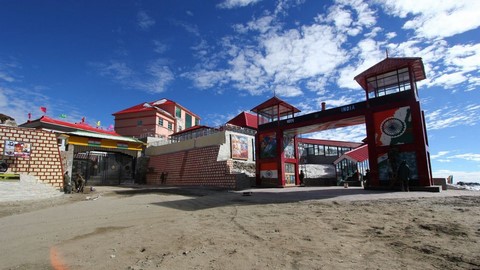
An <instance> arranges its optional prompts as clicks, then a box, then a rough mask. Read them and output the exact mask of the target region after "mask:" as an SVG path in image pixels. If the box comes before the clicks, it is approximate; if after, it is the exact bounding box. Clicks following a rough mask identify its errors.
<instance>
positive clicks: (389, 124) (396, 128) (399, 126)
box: [381, 117, 406, 138]
mask: <svg viewBox="0 0 480 270" xmlns="http://www.w3.org/2000/svg"><path fill="white" fill-rule="evenodd" d="M381 127H382V132H383V133H385V134H386V135H388V136H390V137H394V138H395V137H398V136H400V135H402V134H403V133H404V132H405V129H406V124H405V122H403V121H402V120H400V119H398V118H395V117H390V118H387V119H385V120H383V122H382V126H381Z"/></svg>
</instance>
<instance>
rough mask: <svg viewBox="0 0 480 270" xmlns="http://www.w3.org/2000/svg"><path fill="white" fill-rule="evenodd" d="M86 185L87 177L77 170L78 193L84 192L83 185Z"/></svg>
mask: <svg viewBox="0 0 480 270" xmlns="http://www.w3.org/2000/svg"><path fill="white" fill-rule="evenodd" d="M84 186H85V178H83V175H82V174H81V173H80V172H77V187H76V188H77V193H79V192H82V193H83V187H84Z"/></svg>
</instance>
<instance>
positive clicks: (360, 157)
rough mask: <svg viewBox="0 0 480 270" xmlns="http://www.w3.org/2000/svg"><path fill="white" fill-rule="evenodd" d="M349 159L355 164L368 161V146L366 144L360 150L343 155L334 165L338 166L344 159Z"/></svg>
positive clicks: (356, 149)
mask: <svg viewBox="0 0 480 270" xmlns="http://www.w3.org/2000/svg"><path fill="white" fill-rule="evenodd" d="M345 158H346V159H349V160H351V161H353V162H362V161H365V160H367V159H368V144H364V145H362V146H360V147H358V148H355V149H353V150H350V151H348V152H346V153H344V154H343V155H341V156H340V157H339V158H338V159H337V160H335V161H334V162H333V163H334V164H337V163H338V162H340V161H341V160H343V159H345Z"/></svg>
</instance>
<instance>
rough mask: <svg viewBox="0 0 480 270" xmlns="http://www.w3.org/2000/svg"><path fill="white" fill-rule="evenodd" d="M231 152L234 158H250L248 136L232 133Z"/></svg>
mask: <svg viewBox="0 0 480 270" xmlns="http://www.w3.org/2000/svg"><path fill="white" fill-rule="evenodd" d="M230 152H231V156H232V158H233V159H243V160H247V159H248V138H247V137H246V136H242V135H236V134H230Z"/></svg>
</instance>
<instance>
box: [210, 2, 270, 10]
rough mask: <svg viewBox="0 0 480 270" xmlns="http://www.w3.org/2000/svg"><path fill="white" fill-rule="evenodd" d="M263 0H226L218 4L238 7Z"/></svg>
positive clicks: (224, 6)
mask: <svg viewBox="0 0 480 270" xmlns="http://www.w3.org/2000/svg"><path fill="white" fill-rule="evenodd" d="M260 1H261V0H225V1H224V2H222V3H220V4H218V5H217V7H218V8H225V9H232V8H237V7H245V6H248V5H253V4H255V3H257V2H260Z"/></svg>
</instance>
